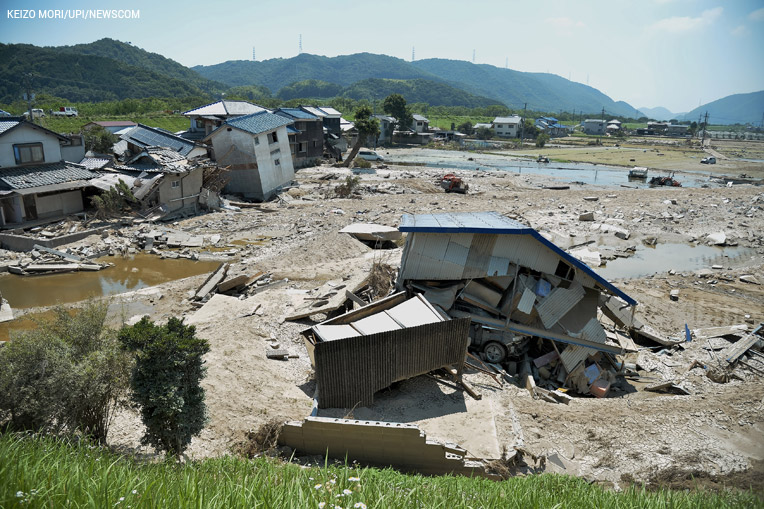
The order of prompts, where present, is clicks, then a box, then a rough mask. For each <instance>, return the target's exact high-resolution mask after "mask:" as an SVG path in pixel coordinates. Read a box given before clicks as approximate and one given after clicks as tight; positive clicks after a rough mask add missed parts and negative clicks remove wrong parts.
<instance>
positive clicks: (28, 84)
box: [24, 72, 34, 124]
mask: <svg viewBox="0 0 764 509" xmlns="http://www.w3.org/2000/svg"><path fill="white" fill-rule="evenodd" d="M24 90H26V94H24V99H26V101H27V114H28V115H29V116H28V117H27V118H28V119H29V121H30V122H32V123H33V124H34V117H33V116H32V99H33V97H32V73H31V72H28V73H26V74H25V75H24Z"/></svg>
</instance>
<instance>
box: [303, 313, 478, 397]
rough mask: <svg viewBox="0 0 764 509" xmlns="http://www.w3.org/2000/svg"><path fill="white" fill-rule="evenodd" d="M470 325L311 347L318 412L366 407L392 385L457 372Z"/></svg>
mask: <svg viewBox="0 0 764 509" xmlns="http://www.w3.org/2000/svg"><path fill="white" fill-rule="evenodd" d="M469 325H470V320H469V319H460V320H450V321H443V322H438V323H431V324H426V325H419V326H416V327H410V328H405V329H399V330H392V331H387V332H380V333H376V334H371V335H368V336H357V337H351V338H344V339H338V340H335V341H324V342H316V343H315V344H311V345H309V347H308V348H309V350H312V359H313V360H314V364H315V371H316V382H317V384H318V389H319V401H318V403H319V407H321V408H352V407H354V406H356V405H363V406H368V405H371V404H372V403H373V400H374V393H375V392H377V391H379V390H381V389H384V388H385V387H389V386H390V384H392V383H393V382H396V381H399V380H404V379H406V378H411V377H414V376H417V375H421V374H424V373H427V372H429V371H432V370H434V369H438V368H441V367H444V366H450V365H457V366H461V365H462V363H463V362H464V357H465V355H466V352H467V344H468V342H469V337H468V334H469Z"/></svg>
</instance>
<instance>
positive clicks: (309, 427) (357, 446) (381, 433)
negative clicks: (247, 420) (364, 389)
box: [278, 417, 486, 476]
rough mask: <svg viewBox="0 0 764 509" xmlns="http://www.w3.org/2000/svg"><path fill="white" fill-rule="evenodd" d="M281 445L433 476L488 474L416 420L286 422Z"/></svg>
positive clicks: (462, 452) (454, 446)
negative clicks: (429, 435) (428, 433)
mask: <svg viewBox="0 0 764 509" xmlns="http://www.w3.org/2000/svg"><path fill="white" fill-rule="evenodd" d="M278 441H279V444H282V445H287V446H289V447H291V448H293V449H295V450H297V451H299V452H300V453H303V454H312V455H319V456H322V457H324V456H328V457H330V458H337V459H340V460H345V459H348V460H350V459H352V460H356V461H360V462H363V463H366V464H372V465H376V466H382V467H386V466H393V467H396V468H399V469H401V470H405V471H409V472H419V473H422V474H429V475H444V474H459V475H468V476H473V475H483V476H484V475H486V473H485V469H484V468H483V467H482V464H481V463H479V462H475V461H469V460H467V459H466V455H467V454H468V453H467V451H466V450H465V449H463V448H461V447H459V446H457V445H453V444H442V443H439V442H435V441H432V440H428V439H427V436H426V435H425V434H424V432H422V431H421V430H420V429H419V428H418V427H416V426H414V425H413V424H405V423H399V422H376V421H375V422H371V421H360V420H351V419H334V418H328V417H308V418H306V419H305V420H304V421H302V422H294V421H293V422H287V423H285V424H284V427H283V428H282V430H281V433H280V434H279V440H278Z"/></svg>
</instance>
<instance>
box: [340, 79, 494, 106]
mask: <svg viewBox="0 0 764 509" xmlns="http://www.w3.org/2000/svg"><path fill="white" fill-rule="evenodd" d="M390 94H401V95H402V96H403V97H405V98H406V102H408V103H427V104H429V105H430V106H466V107H468V108H478V107H484V106H491V105H494V104H501V101H497V100H496V99H489V98H487V97H479V96H476V95H473V94H470V93H469V92H465V91H464V90H461V89H459V88H455V87H452V86H451V85H448V84H446V83H441V82H437V81H431V80H424V79H415V80H391V79H381V78H370V79H367V80H363V81H359V82H356V83H354V84H352V85H350V86H349V87H347V88H346V89H345V91H344V92H343V93H342V95H343V96H345V97H349V98H351V99H356V100H359V99H366V100H369V101H375V100H382V99H384V98H385V97H387V96H388V95H390Z"/></svg>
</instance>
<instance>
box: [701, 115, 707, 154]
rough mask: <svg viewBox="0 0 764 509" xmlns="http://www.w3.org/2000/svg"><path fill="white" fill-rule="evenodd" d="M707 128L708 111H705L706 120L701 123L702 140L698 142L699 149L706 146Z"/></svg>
mask: <svg viewBox="0 0 764 509" xmlns="http://www.w3.org/2000/svg"><path fill="white" fill-rule="evenodd" d="M707 128H708V110H706V119H705V120H704V121H703V139H702V140H700V146H701V148H702V147H703V146H704V145H705V144H706V129H707Z"/></svg>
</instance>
